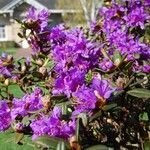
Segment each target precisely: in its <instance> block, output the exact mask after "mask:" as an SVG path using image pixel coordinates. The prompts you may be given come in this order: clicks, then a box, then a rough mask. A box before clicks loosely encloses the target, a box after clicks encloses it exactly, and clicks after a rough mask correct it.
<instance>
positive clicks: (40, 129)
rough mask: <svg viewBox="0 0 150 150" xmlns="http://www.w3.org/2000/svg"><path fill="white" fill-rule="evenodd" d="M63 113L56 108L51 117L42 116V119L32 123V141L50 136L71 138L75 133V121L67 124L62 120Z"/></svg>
mask: <svg viewBox="0 0 150 150" xmlns="http://www.w3.org/2000/svg"><path fill="white" fill-rule="evenodd" d="M61 115H62V113H61V109H60V108H59V107H54V109H53V111H52V114H51V115H50V116H41V118H39V119H37V120H34V121H32V123H31V124H30V127H31V128H32V131H33V137H32V139H33V140H34V139H36V138H37V137H38V136H42V135H49V136H54V137H61V138H65V139H67V138H69V137H71V136H72V135H73V134H74V132H75V121H74V120H70V121H69V122H66V121H64V120H61V119H60V117H61Z"/></svg>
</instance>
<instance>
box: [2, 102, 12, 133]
mask: <svg viewBox="0 0 150 150" xmlns="http://www.w3.org/2000/svg"><path fill="white" fill-rule="evenodd" d="M10 123H11V116H10V108H9V107H8V105H7V103H6V101H2V100H1V101H0V131H4V130H6V129H8V128H9V126H10Z"/></svg>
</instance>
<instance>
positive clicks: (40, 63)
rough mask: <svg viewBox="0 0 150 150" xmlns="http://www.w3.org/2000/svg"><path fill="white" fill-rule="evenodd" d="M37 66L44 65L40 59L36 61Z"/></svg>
mask: <svg viewBox="0 0 150 150" xmlns="http://www.w3.org/2000/svg"><path fill="white" fill-rule="evenodd" d="M35 62H36V64H37V65H39V66H42V65H43V61H42V60H41V59H38V60H36V61H35Z"/></svg>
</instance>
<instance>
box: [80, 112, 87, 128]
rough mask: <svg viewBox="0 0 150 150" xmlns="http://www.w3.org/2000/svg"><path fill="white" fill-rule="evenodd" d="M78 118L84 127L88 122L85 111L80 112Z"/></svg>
mask: <svg viewBox="0 0 150 150" xmlns="http://www.w3.org/2000/svg"><path fill="white" fill-rule="evenodd" d="M78 118H81V120H82V123H83V125H84V126H85V127H86V126H87V123H88V118H87V114H86V113H80V114H79V115H78Z"/></svg>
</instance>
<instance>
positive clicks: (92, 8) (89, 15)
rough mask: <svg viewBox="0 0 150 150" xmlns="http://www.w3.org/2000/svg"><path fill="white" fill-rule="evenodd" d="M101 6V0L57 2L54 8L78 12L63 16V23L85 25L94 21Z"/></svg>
mask: <svg viewBox="0 0 150 150" xmlns="http://www.w3.org/2000/svg"><path fill="white" fill-rule="evenodd" d="M102 5H103V0H61V1H60V0H57V3H56V7H57V8H59V9H62V8H65V9H73V10H78V11H77V13H75V14H64V15H63V18H64V21H65V22H70V23H71V24H74V25H75V24H85V23H87V24H88V25H89V23H90V22H91V21H94V20H95V19H96V16H97V14H98V8H99V7H101V6H102Z"/></svg>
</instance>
